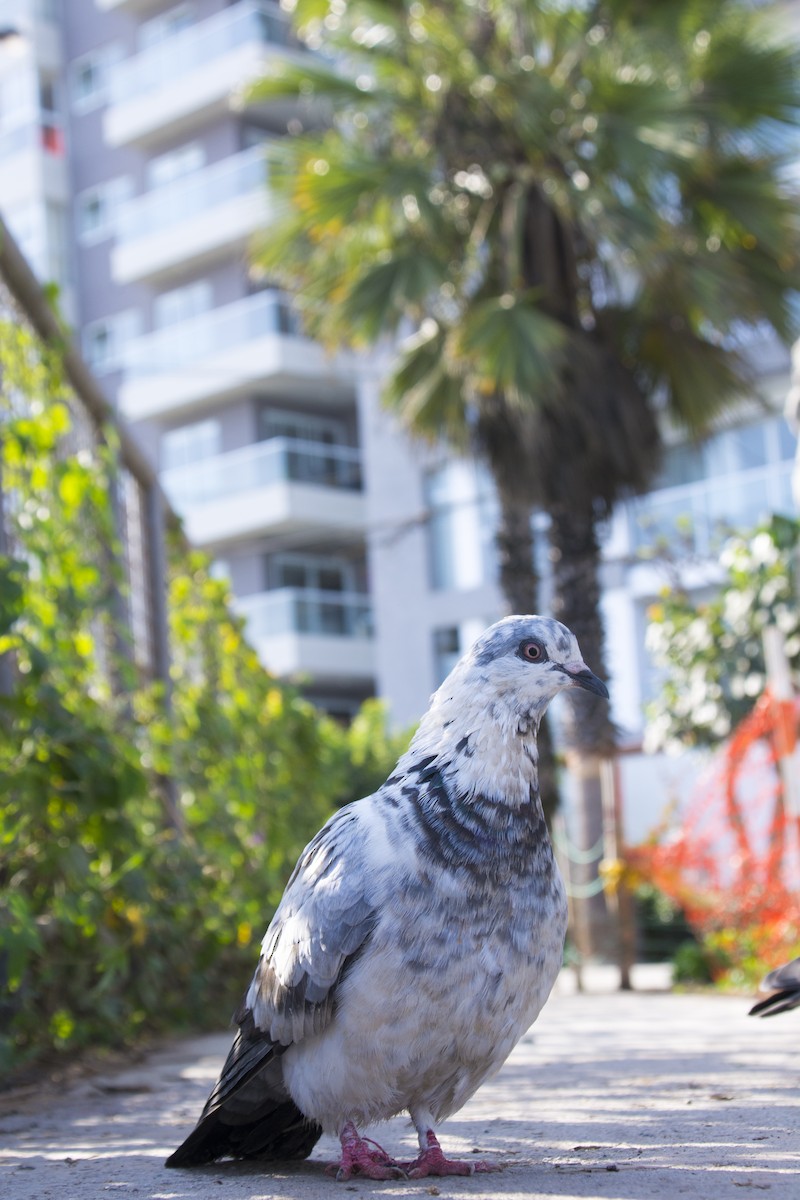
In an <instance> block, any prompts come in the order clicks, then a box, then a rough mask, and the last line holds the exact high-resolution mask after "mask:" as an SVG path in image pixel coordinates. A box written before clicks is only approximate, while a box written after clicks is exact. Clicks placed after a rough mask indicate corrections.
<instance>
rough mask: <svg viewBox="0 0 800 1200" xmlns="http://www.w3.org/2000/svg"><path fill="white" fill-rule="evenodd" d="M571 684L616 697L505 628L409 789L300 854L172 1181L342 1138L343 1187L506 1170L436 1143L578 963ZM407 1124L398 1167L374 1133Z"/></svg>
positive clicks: (412, 751) (426, 723) (547, 633)
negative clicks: (556, 821)
mask: <svg viewBox="0 0 800 1200" xmlns="http://www.w3.org/2000/svg"><path fill="white" fill-rule="evenodd" d="M565 688H583V689H585V690H586V691H588V692H594V693H595V694H596V695H598V696H601V697H605V698H606V699H607V698H608V689H607V688H606V686H605V684H604V683H603V682H602V680H600V679H599V678H598V677H597V676H596V675H595V674H593V673H592V671H590V670H589V668H588V667H587V666H586V664H585V662H584V661H583V659H582V657H581V653H580V650H579V648H578V643H577V641H576V639H575V636H574V635H573V634H572V633H571V632H570V631H569V630H568V629H567V628H566V627H565V626H564V625H561V624H560V623H559V622H558V621H555V620H552V619H551V618H548V617H541V616H514V617H506V618H505V619H504V620H502V621H499V622H498V623H497V624H495V625H492V626H491V627H490V628H489V629H487V630H486V631H485V632H484V633H483V634H482V635H481V636H480V637H479V638H478V640H477V641H476V642H475V644H474V645H473V646H472V648H471V649H470V650H469V651H468V652H467V653H466V654H465V655H464V657H463V658H462V659H461V660H460V661H459V662H458V663H457V664H456V666H455V667H454V668H453V670H452V672H451V673H450V675H448V677H447V678H446V679H445V681H444V683H443V684H442V685H441V687H440V688H439V689H438V691H437V692H435V693H434V695H433V697H432V698H431V703H430V708H429V709H428V711H427V713H426V714H425V716H424V717H423V718H422V721H421V722H420V725H419V727H418V729H417V732H416V734H415V736H414V738H413V740H412V742H411V746H410V748H409V749H408V751H407V752H406V753H405V754H404V755H403V756H402V758H401V759H400V761H399V762H398V764H397V767H396V768H395V770H394V772H393V773H392V775H390V777H389V778H388V779H387V780H386V782H385V783H384V784H383V785H382V786H381V787H380V788H379V789H378V791H377V792H375V793H374V794H373V795H371V796H368V797H366V799H363V800H358V801H356V802H355V803H353V804H349V805H347V806H346V807H344V808H342V809H340V810H339V811H338V812H337V813H335V815H334V816H333V817H331V819H330V820H329V821H328V822H327V824H326V825H325V826H324V827H323V828H322V829H321V830H320V832H319V833H318V834H317V835H316V836H315V837H314V838H313V839H312V841H311V842H310V843H309V845H308V846H307V847H306V849H305V850H304V851H303V853H302V855H301V856H300V859H299V861H298V863H297V866H296V867H295V870H294V873H293V874H292V876H291V878H290V880H289V883H288V884H287V887H286V891H285V893H284V895H283V898H282V900H281V902H280V904H279V906H278V909H277V911H276V913H275V916H274V918H273V920H272V922H271V924H270V926H269V928H268V929H267V932H266V935H265V937H264V941H263V943H262V949H261V956H260V958H259V961H258V966H257V967H256V970H255V974H254V976H253V979H252V982H251V984H250V986H249V988H248V990H247V993H246V995H245V997H244V1000H243V1002H242V1004H241V1006H240V1008H239V1010H238V1012H237V1013H236V1016H235V1021H236V1022H237V1024H238V1026H239V1031H238V1033H237V1035H236V1039H235V1041H234V1043H233V1046H232V1048H231V1050H230V1053H229V1055H228V1058H227V1060H226V1062H225V1065H224V1067H223V1069H222V1073H221V1075H220V1077H219V1079H218V1080H217V1082H216V1084H215V1085H214V1088H213V1090H212V1092H211V1095H210V1096H209V1098H208V1101H207V1102H206V1105H205V1108H204V1109H203V1111H202V1114H201V1116H200V1119H199V1121H198V1124H197V1126H196V1128H195V1129H194V1130H193V1131H192V1132H191V1133H190V1134H189V1136H188V1137H187V1138H186V1140H185V1141H184V1142H183V1144H182V1145H181V1146H180V1147H179V1148H178V1149H177V1150H176V1151H175V1152H174V1154H172V1155H171V1157H170V1158H169V1159H168V1160H167V1164H166V1165H167V1166H169V1167H189V1166H193V1165H198V1164H202V1163H208V1162H212V1161H214V1160H217V1159H220V1158H226V1157H232V1158H238V1159H259V1160H262V1161H270V1160H273V1161H274V1160H287V1159H296V1158H305V1157H307V1156H308V1155H309V1154H310V1152H311V1150H312V1148H313V1147H314V1145H315V1143H316V1142H317V1140H318V1139H319V1137H320V1136H321V1135H322V1133H323V1132H326V1133H330V1134H334V1135H336V1136H337V1137H338V1139H339V1141H340V1144H341V1160H340V1161H338V1162H337V1163H334V1164H330V1169H331V1170H332V1171H334V1172H335V1174H336V1177H337V1178H338V1179H343V1180H346V1179H350V1178H352V1177H354V1176H360V1177H363V1178H368V1179H391V1178H413V1179H416V1178H422V1177H424V1176H428V1175H467V1174H472V1173H473V1172H474V1171H489V1170H497V1169H499V1167H498V1166H497V1164H495V1163H493V1162H489V1161H482V1160H479V1161H469V1162H465V1161H464V1162H462V1161H459V1160H455V1159H449V1158H445V1156H444V1153H443V1151H442V1149H441V1147H440V1145H439V1141H438V1138H437V1136H436V1127H437V1125H438V1123H439V1122H441V1121H442V1120H444V1119H445V1118H446V1117H448V1116H449V1115H450V1114H452V1113H454V1112H456V1111H457V1110H458V1109H460V1108H461V1107H462V1105H463V1104H464V1103H465V1102H466V1101H467V1100H468V1099H469V1097H470V1096H472V1095H473V1093H474V1092H475V1091H476V1090H477V1088H478V1087H479V1086H480V1085H481V1084H482V1083H483V1082H484V1080H486V1079H488V1078H489V1077H490V1076H491V1075H493V1074H494V1073H495V1072H496V1071H498V1070H499V1068H500V1067H501V1066H502V1064H503V1062H504V1061H505V1059H506V1058H507V1057H508V1055H509V1053H510V1052H511V1050H512V1049H513V1047H514V1046H515V1045H516V1043H517V1042H518V1041H519V1039H520V1037H521V1036H522V1035H523V1033H525V1031H526V1030H527V1029H528V1028H529V1027H530V1025H531V1024H532V1023H533V1021H534V1020H535V1019H536V1017H537V1016H538V1014H539V1012H540V1010H541V1008H542V1006H543V1004H544V1003H545V1001H546V999H547V997H548V996H549V994H550V991H551V989H552V987H553V984H554V982H555V979H556V976H557V974H558V971H559V968H560V967H561V963H562V953H563V947H564V937H565V933H566V927H567V902H566V895H565V890H564V885H563V882H562V880H561V877H560V875H559V872H558V868H557V866H556V862H555V859H554V856H553V850H552V846H551V843H550V839H549V837H548V833H547V827H546V825H545V820H544V816H543V813H542V806H541V801H540V798H539V790H538V778H537V742H536V739H537V731H538V727H539V722H540V720H541V718H542V715H543V713H544V711H545V709H546V708H547V706H548V704H549V703H550V701H551V700H552V699H553V697H554V696H556V695H557V694H558V693H559V692H561V691H563V690H564V689H565ZM406 1111H407V1112H408V1113H409V1114H410V1116H411V1120H412V1121H413V1123H414V1126H415V1127H416V1130H417V1133H418V1136H419V1155H418V1157H417V1158H415V1159H414V1160H413V1161H410V1162H397V1161H396V1160H395V1159H394V1158H392V1157H391V1156H390V1155H389V1154H388V1153H387V1152H386V1151H385V1150H384V1149H383V1148H382V1147H381V1146H380V1145H379V1144H378V1143H377V1142H374V1141H372V1140H371V1139H370V1138H367V1137H364V1136H363V1130H364V1128H365V1127H368V1126H370V1125H372V1124H373V1123H375V1122H378V1121H384V1120H387V1119H389V1118H390V1117H393V1116H396V1115H397V1114H399V1113H402V1112H406Z"/></svg>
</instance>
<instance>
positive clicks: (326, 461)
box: [161, 438, 361, 509]
mask: <svg viewBox="0 0 800 1200" xmlns="http://www.w3.org/2000/svg"><path fill="white" fill-rule="evenodd" d="M161 481H162V483H163V485H164V488H165V490H166V492H167V494H168V495H169V497H170V499H171V500H172V501H173V503H174V504H175V505H176V507H177V508H179V509H185V508H186V507H187V506H190V505H193V504H206V503H209V502H210V501H212V500H219V499H220V498H221V497H223V496H230V495H235V494H237V493H241V492H246V491H254V490H256V489H258V488H263V487H269V486H270V485H271V484H275V483H304V484H311V485H312V486H317V487H330V488H337V489H343V490H347V491H359V490H360V488H361V456H360V453H359V451H358V450H356V449H355V448H353V447H351V446H329V445H324V444H322V443H317V442H307V441H302V440H301V439H299V438H272V439H270V440H269V441H267V442H257V443H255V444H254V445H252V446H246V447H244V448H243V449H241V450H232V451H229V452H228V453H227V454H220V455H217V456H215V457H213V458H206V459H203V460H201V461H200V462H197V463H192V464H191V465H189V466H186V467H177V468H175V469H174V470H170V471H165V472H164V473H163V474H162V476H161Z"/></svg>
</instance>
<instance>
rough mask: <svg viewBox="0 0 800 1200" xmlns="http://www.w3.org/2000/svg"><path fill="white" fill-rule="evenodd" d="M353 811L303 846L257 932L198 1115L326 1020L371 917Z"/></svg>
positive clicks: (361, 832)
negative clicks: (225, 1044) (227, 1038)
mask: <svg viewBox="0 0 800 1200" xmlns="http://www.w3.org/2000/svg"><path fill="white" fill-rule="evenodd" d="M362 803H363V802H362ZM361 811H362V810H361V807H360V806H356V805H350V806H348V807H347V808H344V809H341V810H340V811H339V812H338V813H336V814H335V816H334V817H333V818H332V819H331V820H330V821H329V822H328V823H327V825H325V826H324V828H323V829H322V830H320V832H319V833H318V834H317V836H316V837H315V838H314V839H313V841H312V842H310V843H309V845H308V846H307V847H306V849H305V850H304V851H303V854H302V855H301V858H300V861H299V862H298V864H297V866H296V867H295V870H294V874H293V875H292V877H291V879H290V880H289V883H288V885H287V887H286V891H285V893H284V895H283V899H282V900H281V903H280V905H279V906H278V910H277V912H276V913H275V916H274V918H273V920H272V922H271V924H270V926H269V928H268V930H267V933H266V935H265V937H264V941H263V944H262V951H261V957H260V959H259V962H258V966H257V967H256V971H255V975H254V976H253V981H252V983H251V985H250V987H249V989H248V991H247V995H246V996H245V999H244V1001H243V1003H242V1005H241V1007H240V1009H239V1011H238V1012H237V1014H236V1021H237V1023H238V1024H239V1033H238V1035H237V1037H236V1041H235V1042H234V1044H233V1046H232V1048H231V1052H230V1054H229V1055H228V1060H227V1062H226V1064H225V1067H224V1068H223V1071H222V1074H221V1075H220V1078H219V1080H218V1081H217V1084H216V1087H215V1088H214V1090H213V1092H212V1093H211V1095H210V1096H209V1098H208V1102H207V1104H206V1108H205V1109H204V1115H205V1114H206V1113H207V1112H210V1111H212V1110H213V1109H214V1108H217V1107H219V1106H220V1105H222V1104H224V1103H226V1101H227V1100H228V1099H229V1098H230V1097H231V1096H232V1095H233V1094H234V1093H236V1092H237V1091H239V1089H240V1088H242V1087H243V1086H244V1085H245V1084H246V1083H247V1082H248V1080H250V1079H252V1077H253V1075H254V1074H255V1073H256V1072H258V1071H260V1070H262V1069H263V1068H264V1067H265V1066H266V1065H267V1063H268V1062H269V1061H270V1060H271V1059H273V1058H274V1057H275V1056H276V1055H279V1054H281V1053H282V1051H283V1050H284V1049H285V1048H286V1047H287V1046H290V1045H291V1044H292V1043H293V1042H299V1041H300V1040H301V1039H302V1038H304V1037H308V1036H309V1035H311V1034H315V1033H320V1032H321V1031H322V1030H323V1029H324V1028H325V1026H326V1025H327V1023H328V1021H329V1020H330V1018H331V1013H332V1011H333V1006H334V1003H335V1000H336V994H337V990H338V988H339V986H340V984H341V982H342V980H343V978H344V976H345V974H346V973H347V971H348V970H349V968H350V967H351V966H352V964H353V962H354V961H355V959H356V957H357V956H358V955H359V954H360V953H361V952H362V951H363V949H364V946H365V944H366V942H367V939H368V938H369V935H370V933H371V932H372V930H373V929H374V928H375V924H376V922H377V910H376V904H375V900H374V896H372V895H371V892H372V889H371V888H370V873H369V871H368V869H367V837H368V833H369V822H368V821H364V820H362V819H360V812H361Z"/></svg>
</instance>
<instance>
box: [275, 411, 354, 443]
mask: <svg viewBox="0 0 800 1200" xmlns="http://www.w3.org/2000/svg"><path fill="white" fill-rule="evenodd" d="M258 426H259V436H260V440H261V441H267V440H268V439H269V438H277V437H285V438H300V439H302V440H303V441H307V442H319V443H322V444H323V445H325V446H347V445H349V444H350V439H349V438H348V435H347V424H346V422H345V421H340V420H337V419H336V418H335V417H319V416H317V415H316V414H315V413H304V412H291V411H287V410H284V409H280V408H262V409H261V411H260V412H259V414H258Z"/></svg>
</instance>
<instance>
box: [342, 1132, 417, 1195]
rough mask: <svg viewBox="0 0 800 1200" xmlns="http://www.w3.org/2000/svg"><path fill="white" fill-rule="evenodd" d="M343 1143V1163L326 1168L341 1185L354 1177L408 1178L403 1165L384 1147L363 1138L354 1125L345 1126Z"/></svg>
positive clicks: (370, 1139)
mask: <svg viewBox="0 0 800 1200" xmlns="http://www.w3.org/2000/svg"><path fill="white" fill-rule="evenodd" d="M341 1142H342V1159H341V1162H338V1163H329V1164H328V1166H327V1167H326V1168H325V1170H326V1172H327V1174H329V1175H333V1174H335V1175H336V1179H337V1180H338V1181H339V1182H340V1183H345V1182H347V1180H348V1179H352V1178H353V1177H354V1176H358V1177H359V1178H360V1179H407V1178H408V1176H407V1174H406V1172H405V1170H404V1168H403V1167H402V1166H401V1164H400V1163H398V1162H395V1160H394V1159H393V1158H392V1157H391V1155H389V1154H387V1153H386V1151H385V1150H384V1149H383V1146H379V1145H378V1143H377V1142H373V1140H372V1138H362V1137H361V1136H360V1135H359V1134H358V1133H357V1131H356V1128H355V1126H354V1125H351V1124H350V1123H348V1125H347V1126H345V1129H344V1130H343V1131H342V1138H341Z"/></svg>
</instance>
